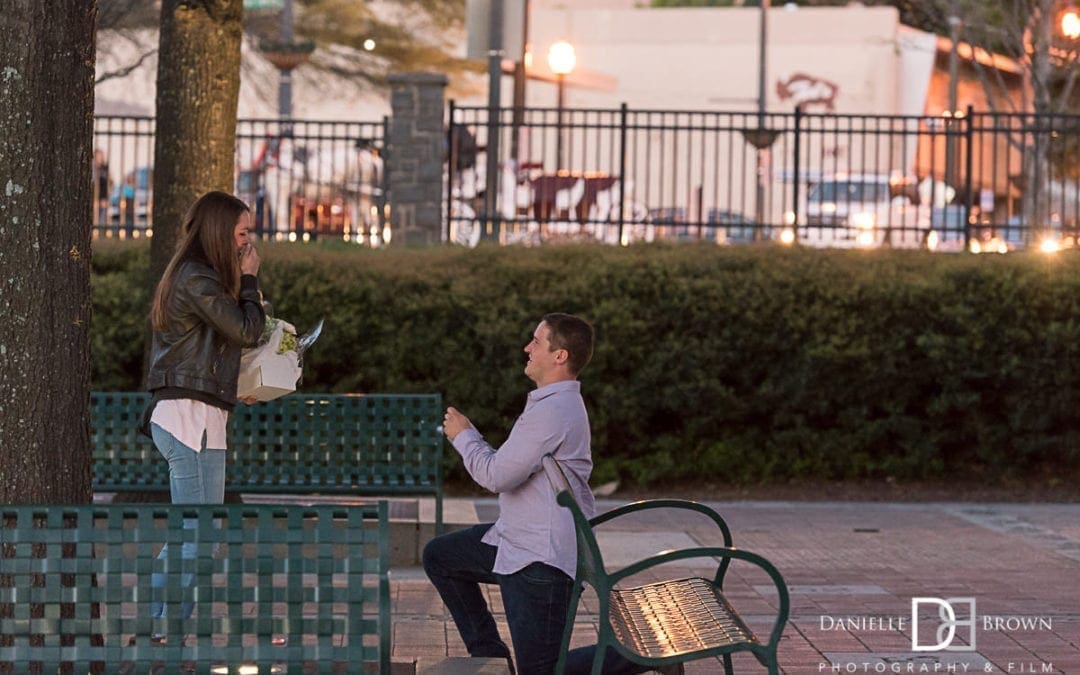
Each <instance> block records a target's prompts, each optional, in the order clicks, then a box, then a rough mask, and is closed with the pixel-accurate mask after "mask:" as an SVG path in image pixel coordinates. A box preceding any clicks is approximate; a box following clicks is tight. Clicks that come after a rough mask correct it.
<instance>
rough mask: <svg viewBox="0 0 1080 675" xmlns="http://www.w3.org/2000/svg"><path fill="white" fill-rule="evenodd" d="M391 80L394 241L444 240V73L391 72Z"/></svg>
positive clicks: (445, 80) (435, 241) (427, 241)
mask: <svg viewBox="0 0 1080 675" xmlns="http://www.w3.org/2000/svg"><path fill="white" fill-rule="evenodd" d="M387 82H389V84H390V92H391V94H390V108H391V111H392V113H393V114H392V119H391V124H390V137H389V139H388V145H389V148H390V151H389V153H388V154H389V155H390V159H391V162H390V169H389V172H388V176H389V183H390V216H391V222H392V223H393V228H394V237H393V241H394V243H398V242H400V243H403V244H437V243H439V242H440V241H442V210H443V202H442V197H443V194H442V189H443V161H444V160H445V158H446V152H445V144H446V130H445V128H444V127H443V114H444V112H445V108H444V101H443V95H444V92H445V89H446V85H447V82H448V80H447V78H446V76H445V75H439V74H435V73H394V74H391V75H390V76H388V77H387Z"/></svg>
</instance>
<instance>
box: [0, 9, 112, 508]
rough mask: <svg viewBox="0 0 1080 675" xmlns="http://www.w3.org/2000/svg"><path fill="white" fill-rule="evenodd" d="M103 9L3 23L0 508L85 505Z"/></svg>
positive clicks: (8, 14) (12, 16)
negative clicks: (98, 29) (97, 53)
mask: <svg viewBox="0 0 1080 675" xmlns="http://www.w3.org/2000/svg"><path fill="white" fill-rule="evenodd" d="M96 16H97V3H96V2H83V1H81V0H62V1H58V2H40V0H6V1H5V3H4V9H3V11H2V12H0V191H2V195H0V503H4V504H35V503H36V504H47V503H88V502H89V501H90V499H91V497H92V487H91V481H90V469H91V451H90V419H89V416H90V413H89V409H90V331H89V329H90V232H91V220H92V210H93V204H92V201H93V196H92V193H91V189H92V188H91V162H92V152H91V146H92V142H93V111H94V90H93V84H94V28H95V25H94V24H95V21H96Z"/></svg>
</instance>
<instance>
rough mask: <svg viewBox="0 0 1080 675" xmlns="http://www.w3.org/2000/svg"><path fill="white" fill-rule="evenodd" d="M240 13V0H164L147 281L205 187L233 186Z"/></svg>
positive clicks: (160, 268) (161, 266)
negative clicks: (151, 234)
mask: <svg viewBox="0 0 1080 675" xmlns="http://www.w3.org/2000/svg"><path fill="white" fill-rule="evenodd" d="M242 18H243V2H242V0H202V1H201V2H196V1H193V0H186V1H185V0H164V1H163V2H162V3H161V44H160V48H159V51H158V74H157V112H156V116H157V130H156V134H155V140H154V205H153V219H154V220H153V222H154V238H153V240H152V243H151V246H150V275H151V279H150V284H151V285H156V284H157V282H158V279H160V278H161V274H162V272H164V271H165V265H166V264H168V262H169V258H170V257H172V254H173V251H174V250H175V248H176V242H177V241H178V239H179V236H180V226H181V220H182V219H183V217H184V212H185V211H186V210H187V208H188V207H189V206H190V205H191V203H192V202H193V201H195V199H197V198H198V197H199V196H200V195H201V194H203V193H205V192H207V191H209V190H223V191H225V192H232V188H233V170H234V167H233V162H234V156H235V153H236V105H237V100H238V98H239V92H240V37H241V30H242V26H241V21H242Z"/></svg>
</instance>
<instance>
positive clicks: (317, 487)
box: [90, 392, 443, 532]
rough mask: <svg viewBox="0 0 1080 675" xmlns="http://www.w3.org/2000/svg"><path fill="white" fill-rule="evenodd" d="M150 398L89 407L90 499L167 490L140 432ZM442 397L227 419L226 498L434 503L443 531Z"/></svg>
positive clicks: (100, 395) (271, 409)
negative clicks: (400, 497)
mask: <svg viewBox="0 0 1080 675" xmlns="http://www.w3.org/2000/svg"><path fill="white" fill-rule="evenodd" d="M148 400H149V395H148V394H145V393H142V392H93V393H92V394H91V397H90V403H91V406H90V408H91V422H92V434H93V435H92V439H93V446H94V449H93V458H94V464H93V470H94V489H95V490H97V491H100V492H136V491H153V490H162V491H168V489H169V466H168V463H167V462H165V460H164V459H162V458H161V455H160V454H159V453H158V452H157V450H155V449H154V445H153V443H151V442H150V439H148V438H146V437H145V436H142V435H141V434H139V433H138V432H137V429H138V426H139V422H140V420H141V418H142V413H143V409H144V408H145V407H146V404H147V401H148ZM442 415H443V409H442V397H441V396H440V395H439V394H371V395H365V396H352V395H346V394H294V395H291V396H285V397H282V398H279V399H276V400H274V401H268V402H266V403H258V404H255V405H251V406H247V405H243V404H241V405H238V406H236V409H235V410H234V412H233V414H232V415H231V416H230V420H229V437H228V449H227V453H228V454H227V458H226V476H225V489H226V490H228V491H230V492H253V493H255V492H258V493H277V494H294V493H299V494H307V493H317V494H348V495H359V496H363V495H380V496H390V495H396V494H404V495H424V494H430V495H433V496H434V497H435V527H436V531H437V532H441V531H442V514H443V503H442V502H443V436H442V427H441V425H442Z"/></svg>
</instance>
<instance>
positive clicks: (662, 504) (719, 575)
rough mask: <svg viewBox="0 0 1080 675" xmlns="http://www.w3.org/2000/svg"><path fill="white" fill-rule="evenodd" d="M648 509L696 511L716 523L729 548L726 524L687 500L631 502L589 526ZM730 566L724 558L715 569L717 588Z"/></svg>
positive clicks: (714, 512)
mask: <svg viewBox="0 0 1080 675" xmlns="http://www.w3.org/2000/svg"><path fill="white" fill-rule="evenodd" d="M649 509H685V510H688V511H696V512H698V513H701V514H703V515H705V516H707V517H708V518H709V519H710V520H712V521H713V522H714V523H716V526H717V527H719V528H720V534H721V536H722V537H723V540H724V541H723V543H724V546H725V547H727V548H731V546H732V545H733V544H732V541H731V529H730V528H729V527H728V525H727V522H726V521H724V519H723V518H722V517H721V516H720V514H719V513H717V512H716V511H715V510H714V509H712V508H710V507H708V506H706V505H704V504H701V503H699V502H694V501H690V500H688V499H646V500H643V501H637V502H632V503H630V504H624V505H623V506H619V507H616V508H614V509H612V510H610V511H608V512H606V513H601V514H600V515H598V516H596V517H595V518H593V519H592V520H590V521H589V526H590V527H593V528H595V527H596V526H597V525H600V524H602V523H606V522H608V521H610V520H614V519H615V518H618V517H619V516H625V515H626V514H628V513H634V512H636V511H647V510H649ZM730 564H731V560H730V559H729V558H724V559H723V560H722V561H721V562H720V566H719V567H718V568H717V569H716V577H714V579H713V583H715V584H716V585H717V587H719V588H723V587H724V576H725V575H726V574H727V568H728V565H730Z"/></svg>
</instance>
